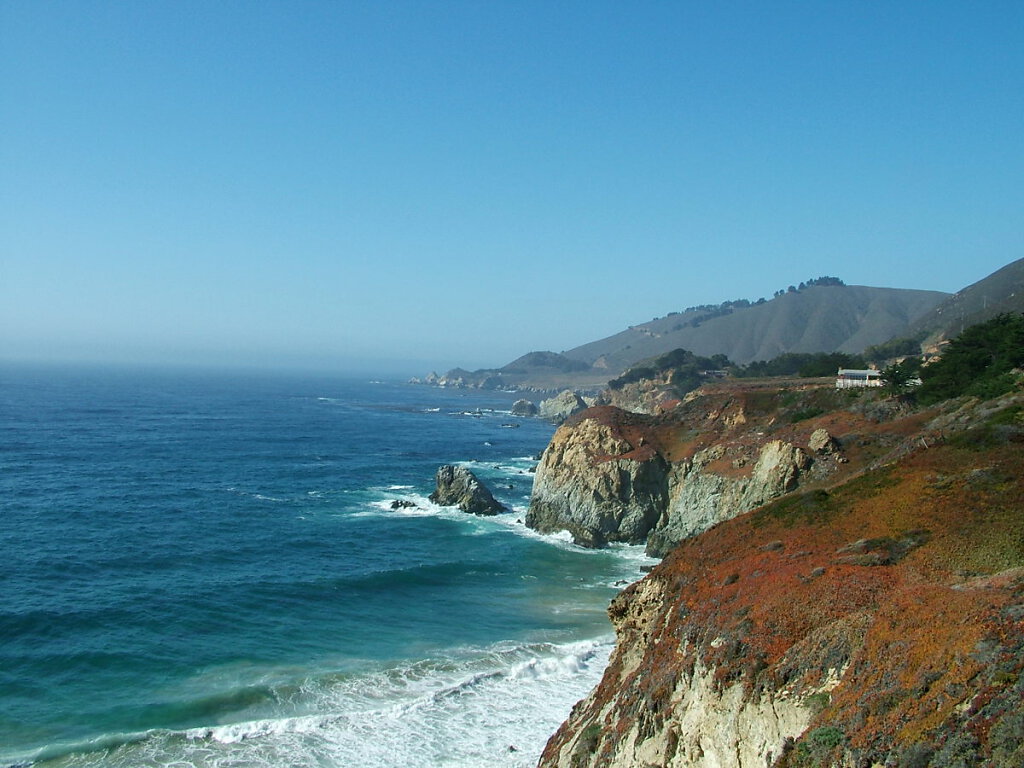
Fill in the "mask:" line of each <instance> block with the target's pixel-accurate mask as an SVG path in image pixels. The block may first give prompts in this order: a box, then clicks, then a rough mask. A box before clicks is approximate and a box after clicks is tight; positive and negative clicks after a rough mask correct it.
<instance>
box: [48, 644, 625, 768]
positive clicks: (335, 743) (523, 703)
mask: <svg viewBox="0 0 1024 768" xmlns="http://www.w3.org/2000/svg"><path fill="white" fill-rule="evenodd" d="M611 648H612V644H611V638H600V639H596V640H591V641H584V642H577V643H568V644H562V645H553V644H546V643H541V644H531V645H514V644H499V645H496V646H494V647H491V648H486V649H463V650H462V651H461V652H457V653H453V654H452V655H451V656H450V657H447V658H443V659H436V660H433V661H422V662H416V663H411V664H407V665H404V666H398V667H394V668H390V669H379V670H376V671H371V672H368V673H365V674H361V675H356V676H353V677H347V678H340V679H339V678H336V677H335V678H330V677H328V678H326V679H322V680H311V681H310V682H309V683H308V685H307V686H306V687H305V689H304V693H305V694H306V695H308V697H309V701H308V705H309V706H310V708H311V709H312V711H311V713H309V714H303V715H298V716H291V717H280V718H266V719H261V720H253V721H248V722H241V723H232V724H224V725H212V726H209V727H201V728H192V729H189V730H186V731H174V732H172V731H153V732H149V733H146V734H138V735H131V736H128V737H122V739H121V741H120V745H119V746H113V745H112V744H111V743H110V741H109V740H108V741H107V742H106V743H104V744H103V745H102V747H101V748H100V749H99V750H97V751H91V750H89V746H88V745H82V748H84V750H88V751H82V752H78V753H77V754H72V755H68V756H65V757H64V758H58V759H57V760H55V761H54V762H53V763H52V765H61V766H76V768H93V767H95V768H99V767H100V766H103V767H104V768H128V766H133V767H134V766H140V765H164V766H176V767H179V768H212V767H213V766H227V765H230V766H234V767H235V768H269V766H274V767H275V768H299V767H302V768H305V767H306V766H310V767H312V766H319V767H321V768H322V767H324V766H338V767H339V768H341V767H345V768H347V767H348V766H357V765H358V766H361V767H363V768H385V767H388V768H390V766H395V765H402V766H408V767H409V768H428V767H430V768H434V767H435V766H442V765H443V766H455V767H457V768H469V767H470V766H472V767H473V768H479V767H480V766H494V768H524V767H525V766H532V765H534V764H535V763H536V761H537V758H538V757H539V755H540V752H541V750H542V749H543V746H544V743H545V741H546V740H547V737H548V736H549V735H550V734H551V733H552V732H554V730H555V729H556V728H557V727H558V724H559V723H561V722H562V720H564V719H565V717H566V716H567V715H568V713H569V710H570V708H571V707H572V705H573V704H574V703H575V702H576V701H577V700H578V699H580V698H581V697H582V696H584V695H585V694H586V693H587V692H588V691H589V690H590V689H591V688H592V687H593V686H594V685H595V684H596V683H597V681H598V679H599V678H600V675H601V673H602V671H603V670H604V667H605V665H606V664H607V661H608V655H609V653H610V652H611Z"/></svg>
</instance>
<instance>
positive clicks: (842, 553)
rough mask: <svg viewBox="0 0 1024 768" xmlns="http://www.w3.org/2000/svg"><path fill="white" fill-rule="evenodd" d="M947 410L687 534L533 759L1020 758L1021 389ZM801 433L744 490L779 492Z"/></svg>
mask: <svg viewBox="0 0 1024 768" xmlns="http://www.w3.org/2000/svg"><path fill="white" fill-rule="evenodd" d="M957 405H958V404H954V405H953V406H952V407H951V409H950V414H951V416H950V417H949V418H943V417H941V416H940V418H938V419H935V420H933V421H931V422H930V423H929V422H928V421H927V420H926V419H925V418H917V419H914V418H911V419H908V420H907V421H906V422H904V423H903V424H902V425H897V427H898V428H899V429H902V430H903V432H902V437H903V438H904V439H905V441H906V443H907V444H909V445H914V446H916V447H915V448H914V450H912V451H909V452H907V451H903V450H902V449H901V450H898V451H895V452H894V453H892V454H891V456H892V459H891V461H890V462H889V463H887V464H885V465H881V466H878V467H877V468H875V469H867V470H863V469H861V470H860V471H858V472H857V473H854V474H851V475H848V476H845V478H841V479H840V481H838V482H835V483H832V484H831V485H830V486H829V488H828V489H827V490H825V489H822V488H814V489H812V490H809V491H802V492H801V491H798V492H796V493H791V494H790V495H788V496H784V497H782V498H778V499H775V500H774V501H771V502H769V503H767V504H765V505H763V506H761V507H759V508H757V509H756V510H755V511H753V512H752V513H751V514H748V515H743V516H740V517H737V518H733V519H731V520H727V521H725V522H722V523H721V524H719V525H716V526H715V527H713V528H712V529H710V530H707V531H705V532H704V533H702V534H700V535H698V536H695V537H692V538H689V539H687V540H685V541H683V542H682V543H681V544H679V545H678V546H677V547H676V548H674V549H673V550H672V551H671V552H670V553H669V554H668V555H667V556H666V557H665V559H664V560H663V561H662V563H661V564H659V565H658V566H657V567H656V568H655V569H654V570H653V571H652V572H651V573H650V574H649V575H648V576H647V577H646V578H645V579H643V580H642V581H640V582H638V583H636V584H634V585H632V586H631V587H628V588H627V589H626V590H625V591H623V592H622V593H620V595H619V596H618V597H617V598H615V600H613V602H612V604H611V606H610V608H609V616H610V617H611V620H612V623H613V625H614V627H615V632H616V636H617V639H616V640H617V641H616V647H615V651H614V653H613V654H612V657H611V659H610V661H609V664H608V667H607V668H606V670H605V674H604V677H603V679H602V680H601V682H600V683H599V685H598V686H597V688H595V690H594V691H593V692H592V693H591V694H590V695H589V696H588V697H587V698H585V699H584V700H583V701H581V702H580V703H578V704H577V705H576V706H575V707H574V708H573V711H572V713H571V715H570V716H569V719H568V720H567V721H566V722H565V723H564V724H563V725H562V727H561V728H560V729H559V730H558V732H557V733H556V734H554V736H552V738H551V739H550V740H549V742H548V744H547V747H546V748H545V750H544V753H543V755H542V757H541V760H540V763H539V766H540V768H554V767H555V766H558V767H559V768H598V767H600V768H634V767H636V768H641V767H642V768H648V767H649V766H661V767H663V768H712V767H713V768H766V767H767V766H772V767H773V768H821V767H822V766H835V767H836V768H860V767H861V766H864V767H865V768H868V767H871V768H881V767H882V766H903V767H904V768H908V767H910V766H914V767H915V768H916V767H920V768H952V767H953V766H965V765H972V766H973V765H976V766H986V767H989V766H990V767H991V768H997V767H998V768H1001V767H1002V766H1011V765H1024V737H1022V734H1024V713H1022V711H1021V708H1020V702H1021V700H1022V697H1024V545H1022V544H1021V540H1020V504H1021V499H1022V498H1024V496H1022V484H1021V478H1024V452H1021V451H1020V443H1021V440H1022V438H1021V435H1022V434H1024V429H1022V428H1018V426H1017V423H1018V421H1019V413H1020V412H1021V410H1022V409H1024V395H1013V396H1010V397H1007V398H1004V399H1001V400H999V401H997V402H996V403H995V404H994V405H992V404H983V405H978V404H977V403H968V404H967V405H965V406H964V407H962V408H960V409H959V410H955V408H956V406H957ZM968 411H969V412H968ZM843 418H846V417H845V416H844V417H843ZM832 423H835V424H838V423H840V419H839V417H838V416H837V417H835V418H834V419H833V421H832ZM1006 425H1010V426H1011V427H1013V429H1002V428H1003V427H1006ZM655 426H657V425H655ZM647 427H648V428H650V424H648V425H647ZM858 428H859V427H858ZM939 428H941V431H939ZM899 429H894V430H893V431H892V432H890V433H888V434H886V435H883V437H885V438H886V439H885V440H883V441H882V443H883V445H884V444H886V443H888V442H891V439H892V437H894V436H895V435H896V434H900V433H899ZM620 431H622V432H625V433H628V434H632V433H630V432H629V429H627V427H626V426H620ZM793 431H794V432H796V431H797V430H796V429H794V430H793ZM812 431H813V430H812ZM807 434H808V431H807V430H806V429H805V430H803V431H802V435H803V437H802V439H801V441H800V442H801V444H804V445H806V444H807ZM662 438H664V436H662ZM862 439H863V440H867V438H866V437H864V438H862ZM772 442H776V443H777V444H775V445H772ZM795 442H796V439H795V438H794V440H792V441H783V440H776V441H768V442H767V443H765V444H764V445H763V447H762V448H761V450H760V452H759V458H758V460H757V464H762V462H763V467H762V469H761V470H760V471H757V470H755V471H753V472H752V473H751V477H753V476H754V475H758V476H759V477H761V478H764V479H765V483H764V487H766V488H767V487H769V486H773V487H775V488H780V487H785V485H786V484H787V482H789V480H787V477H790V472H789V470H788V469H787V467H789V466H792V465H794V463H800V454H799V453H797V451H798V449H796V448H795V447H794V443H795ZM859 442H861V440H858V441H852V440H845V439H844V441H843V447H844V450H849V451H850V452H851V453H853V454H854V459H855V460H857V461H864V462H867V461H869V460H870V459H871V455H872V451H868V452H867V454H865V455H864V456H858V455H856V451H857V450H858V443H859ZM661 448H662V450H668V444H667V443H665V442H662V443H661ZM734 448H736V446H728V445H721V444H719V446H718V449H719V450H720V451H721V454H722V455H720V456H719V457H718V458H712V455H713V454H715V453H717V451H716V450H715V447H714V446H706V447H705V448H704V449H702V450H711V454H706V455H704V456H703V457H702V459H701V461H705V462H706V463H705V464H704V466H705V468H709V467H716V466H717V467H719V468H721V467H722V466H724V465H732V463H733V462H735V461H736V459H732V460H730V456H731V455H735V451H734V453H732V454H730V452H729V451H730V449H734ZM872 450H874V449H872ZM801 453H802V452H801ZM692 458H696V455H694V456H693V457H692ZM822 460H824V459H822ZM698 463H699V462H698ZM842 466H844V467H845V465H842ZM741 468H743V467H741ZM844 480H845V481H844ZM759 482H760V481H759ZM748 487H752V486H748Z"/></svg>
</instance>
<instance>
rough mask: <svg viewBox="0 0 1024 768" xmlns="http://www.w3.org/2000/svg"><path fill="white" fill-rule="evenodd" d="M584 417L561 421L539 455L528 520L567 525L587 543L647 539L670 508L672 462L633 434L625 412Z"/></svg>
mask: <svg viewBox="0 0 1024 768" xmlns="http://www.w3.org/2000/svg"><path fill="white" fill-rule="evenodd" d="M584 415H585V416H586V418H578V419H577V420H574V421H573V422H571V423H567V424H564V425H562V426H561V427H559V428H558V430H557V431H556V432H555V435H554V437H552V439H551V443H550V444H549V445H548V447H547V449H546V450H545V451H544V454H543V455H542V456H541V461H540V465H539V466H538V467H537V473H536V475H535V477H534V482H533V492H532V495H531V499H530V509H529V512H528V513H527V515H526V524H527V525H528V526H530V527H531V528H534V529H535V530H538V531H540V532H542V533H551V532H555V531H561V530H566V531H569V532H570V533H571V534H572V536H573V540H574V541H575V542H576V543H577V544H581V545H583V546H590V547H595V546H603V545H605V544H606V543H608V542H612V541H625V542H629V543H634V544H636V543H640V542H643V541H644V540H645V539H646V538H647V535H648V533H649V532H650V530H651V529H652V528H653V527H654V525H655V523H656V522H657V520H658V518H659V517H660V516H661V513H662V510H663V509H664V507H665V503H666V500H667V492H668V485H667V479H668V464H667V463H666V462H665V460H664V459H663V458H662V457H661V456H659V455H658V454H657V453H656V452H655V451H654V450H652V449H651V448H650V447H649V446H645V445H643V444H642V442H643V441H642V440H639V439H637V440H636V441H635V443H634V442H632V441H630V440H629V439H628V435H627V434H626V433H627V431H628V429H626V428H624V426H628V425H624V419H626V415H625V414H623V413H622V412H618V411H617V410H616V409H612V408H594V409H592V410H590V411H586V412H585V413H584V414H581V415H580V416H584ZM627 420H628V419H627Z"/></svg>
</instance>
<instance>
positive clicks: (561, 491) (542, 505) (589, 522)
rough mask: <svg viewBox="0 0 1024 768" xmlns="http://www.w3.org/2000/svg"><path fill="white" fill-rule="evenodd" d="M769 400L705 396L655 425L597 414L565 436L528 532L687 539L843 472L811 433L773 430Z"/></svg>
mask: <svg viewBox="0 0 1024 768" xmlns="http://www.w3.org/2000/svg"><path fill="white" fill-rule="evenodd" d="M763 396H764V393H761V392H747V391H743V390H731V391H728V390H727V391H718V392H713V393H708V394H701V395H699V396H697V397H694V398H692V399H691V400H689V401H688V402H687V403H683V404H681V405H680V406H678V407H677V408H675V409H673V411H672V412H671V414H663V415H660V416H652V415H646V414H638V413H632V412H629V411H625V410H622V409H620V408H617V407H615V406H596V407H593V408H589V409H587V410H585V411H581V412H579V413H577V414H575V415H573V416H572V417H570V418H569V419H568V420H567V421H566V422H565V423H564V424H563V425H562V426H560V427H559V428H558V430H556V432H555V434H554V436H553V437H552V439H551V442H550V444H549V445H548V447H547V449H546V450H545V451H544V453H543V454H542V456H541V461H540V464H539V466H538V467H537V473H536V475H535V477H534V484H533V491H532V494H531V499H530V507H529V511H528V513H527V516H526V524H527V525H528V526H530V527H531V528H534V529H536V530H538V531H540V532H542V533H551V532H555V531H559V530H565V531H568V532H569V533H571V534H572V536H573V540H574V541H575V542H576V543H577V544H580V545H582V546H591V547H593V546H604V545H605V544H608V543H612V542H626V543H630V544H640V543H644V542H646V543H647V550H648V553H649V554H651V555H654V556H661V555H663V554H664V553H666V552H667V551H668V550H669V549H671V548H672V547H673V546H675V545H676V544H678V543H679V542H681V541H683V540H684V539H686V538H688V537H690V536H693V535H695V534H698V533H700V532H702V531H704V530H707V529H708V528H710V527H711V526H713V525H716V524H717V523H720V522H722V521H724V520H728V519H730V518H732V517H735V516H736V515H739V514H742V513H743V512H747V511H749V510H751V509H754V508H755V507H758V506H760V505H761V504H764V503H765V502H766V501H769V500H771V499H773V498H776V497H778V496H781V495H783V494H785V493H788V492H791V491H793V490H795V489H796V488H798V487H800V485H801V483H804V482H807V481H809V480H812V479H818V480H820V479H821V478H822V477H824V476H826V475H830V474H832V473H833V472H834V471H835V470H837V469H839V468H841V466H842V465H841V463H840V461H839V459H840V457H839V455H838V453H837V454H836V455H835V456H827V457H820V458H816V457H815V455H814V454H815V452H814V451H813V450H812V449H811V448H810V447H809V446H808V443H809V441H810V431H809V430H806V429H795V430H790V429H773V430H768V429H767V428H766V425H765V423H764V421H765V420H764V419H762V418H760V417H759V416H758V415H757V413H756V412H757V409H758V408H761V407H762V406H763V404H762V403H761V402H760V401H761V400H763Z"/></svg>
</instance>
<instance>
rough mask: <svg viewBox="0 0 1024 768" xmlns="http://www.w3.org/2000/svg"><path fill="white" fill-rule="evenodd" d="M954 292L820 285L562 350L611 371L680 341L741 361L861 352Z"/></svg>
mask: <svg viewBox="0 0 1024 768" xmlns="http://www.w3.org/2000/svg"><path fill="white" fill-rule="evenodd" d="M947 295H948V294H943V293H939V292H936V291H915V290H902V289H896V288H869V287H866V286H852V285H815V286H811V287H808V288H804V289H803V290H799V291H794V292H789V293H784V294H782V295H781V296H777V297H775V298H774V299H772V300H770V301H766V302H764V303H755V304H751V305H750V306H747V307H739V308H733V309H731V310H730V311H728V312H724V313H719V312H716V311H708V310H696V311H691V312H685V313H681V314H673V315H669V316H668V317H663V318H657V319H655V320H652V321H650V322H648V323H643V324H641V325H636V326H633V327H631V328H629V329H627V330H625V331H622V332H621V333H617V334H615V335H614V336H609V337H607V338H605V339H600V340H598V341H593V342H590V343H588V344H584V345H582V346H579V347H575V348H573V349H569V350H566V351H565V352H563V353H562V354H563V355H564V356H565V357H567V358H570V359H572V360H580V361H583V362H586V363H589V364H591V365H593V366H595V367H596V368H599V369H603V370H606V371H608V375H609V378H611V377H613V376H616V375H618V374H619V373H621V372H622V371H623V370H625V369H626V368H628V367H629V366H631V365H634V364H635V363H637V362H639V361H640V360H644V359H646V358H649V357H653V356H655V355H659V354H662V353H664V352H668V351H670V350H673V349H678V348H682V349H686V350H689V351H691V352H693V353H694V354H697V355H704V356H711V355H716V354H724V355H725V356H726V357H728V358H729V359H730V360H732V361H733V362H734V363H738V364H744V363H749V362H751V361H753V360H770V359H772V358H774V357H777V356H778V355H780V354H782V353H784V352H833V351H840V352H860V351H861V350H863V349H864V348H865V347H868V346H871V345H872V344H879V343H881V342H883V341H887V340H888V339H890V338H892V337H893V336H897V335H900V334H902V333H904V332H905V331H906V329H907V328H908V327H910V326H911V325H912V324H913V323H914V322H915V321H916V320H917V319H918V318H920V317H921V316H922V315H924V314H925V313H927V312H928V311H930V310H931V309H932V308H934V307H935V306H936V305H937V304H939V303H940V302H941V301H943V299H945V298H946V297H947Z"/></svg>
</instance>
